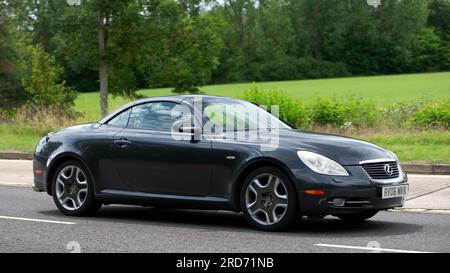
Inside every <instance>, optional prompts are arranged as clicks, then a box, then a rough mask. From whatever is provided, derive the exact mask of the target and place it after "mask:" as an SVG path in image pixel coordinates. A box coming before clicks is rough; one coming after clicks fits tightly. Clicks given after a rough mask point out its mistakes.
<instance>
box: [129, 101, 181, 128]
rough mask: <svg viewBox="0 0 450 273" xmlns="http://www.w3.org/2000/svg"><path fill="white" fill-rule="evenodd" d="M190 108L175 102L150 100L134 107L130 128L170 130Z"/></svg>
mask: <svg viewBox="0 0 450 273" xmlns="http://www.w3.org/2000/svg"><path fill="white" fill-rule="evenodd" d="M186 111H188V109H187V108H186V107H184V106H182V105H180V104H178V103H174V102H149V103H145V104H141V105H137V106H135V107H133V109H132V110H131V115H130V120H129V122H128V128H134V129H149V130H157V131H168V132H170V131H171V129H172V125H173V123H174V122H175V121H177V120H179V119H181V118H182V117H183V116H184V115H186V114H187V113H186Z"/></svg>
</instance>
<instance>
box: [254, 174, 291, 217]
mask: <svg viewBox="0 0 450 273" xmlns="http://www.w3.org/2000/svg"><path fill="white" fill-rule="evenodd" d="M245 207H246V208H247V211H248V213H249V215H250V217H251V218H252V219H253V220H254V221H255V222H257V223H259V224H260V225H266V226H267V225H273V224H276V223H278V222H279V221H280V220H281V219H282V218H283V216H284V215H285V214H286V211H287V208H288V191H287V188H286V185H285V182H284V181H283V180H282V179H280V178H279V177H277V176H275V175H273V174H270V173H264V174H260V175H258V176H256V177H254V178H253V179H252V180H251V181H250V183H249V184H248V186H247V188H246V190H245Z"/></svg>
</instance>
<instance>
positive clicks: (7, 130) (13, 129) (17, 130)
mask: <svg viewBox="0 0 450 273" xmlns="http://www.w3.org/2000/svg"><path fill="white" fill-rule="evenodd" d="M0 136H1V137H0V151H20V152H32V151H33V150H34V147H35V146H36V144H37V143H38V141H39V139H40V138H41V137H42V136H41V134H39V133H38V132H36V131H35V130H33V129H32V128H30V127H26V126H18V125H6V124H0Z"/></svg>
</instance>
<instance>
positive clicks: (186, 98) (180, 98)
mask: <svg viewBox="0 0 450 273" xmlns="http://www.w3.org/2000/svg"><path fill="white" fill-rule="evenodd" d="M195 99H202V100H205V101H211V100H216V99H220V100H241V99H237V98H230V97H225V96H212V95H173V96H161V97H148V98H142V99H138V100H135V101H132V102H130V103H127V104H125V105H123V106H122V107H120V108H119V109H117V110H116V111H114V112H112V113H110V114H109V115H107V116H106V117H104V118H102V119H101V120H100V121H98V123H106V122H108V121H109V120H110V119H112V118H113V117H115V116H116V115H117V114H119V113H121V112H123V111H125V110H126V109H128V108H130V107H132V106H134V105H138V104H143V103H147V102H152V101H172V102H178V103H181V102H186V103H189V104H191V105H193V103H194V100H195Z"/></svg>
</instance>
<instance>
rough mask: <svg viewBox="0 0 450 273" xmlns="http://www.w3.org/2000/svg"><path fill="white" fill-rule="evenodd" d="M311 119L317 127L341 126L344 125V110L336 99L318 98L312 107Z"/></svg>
mask: <svg viewBox="0 0 450 273" xmlns="http://www.w3.org/2000/svg"><path fill="white" fill-rule="evenodd" d="M310 111H311V119H312V122H313V123H314V124H316V125H334V126H341V125H342V124H343V123H344V117H343V115H342V111H343V108H342V106H341V105H339V104H338V103H337V101H336V98H334V97H333V98H327V97H323V98H317V99H316V100H315V102H314V103H313V104H312V105H311V109H310Z"/></svg>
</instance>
